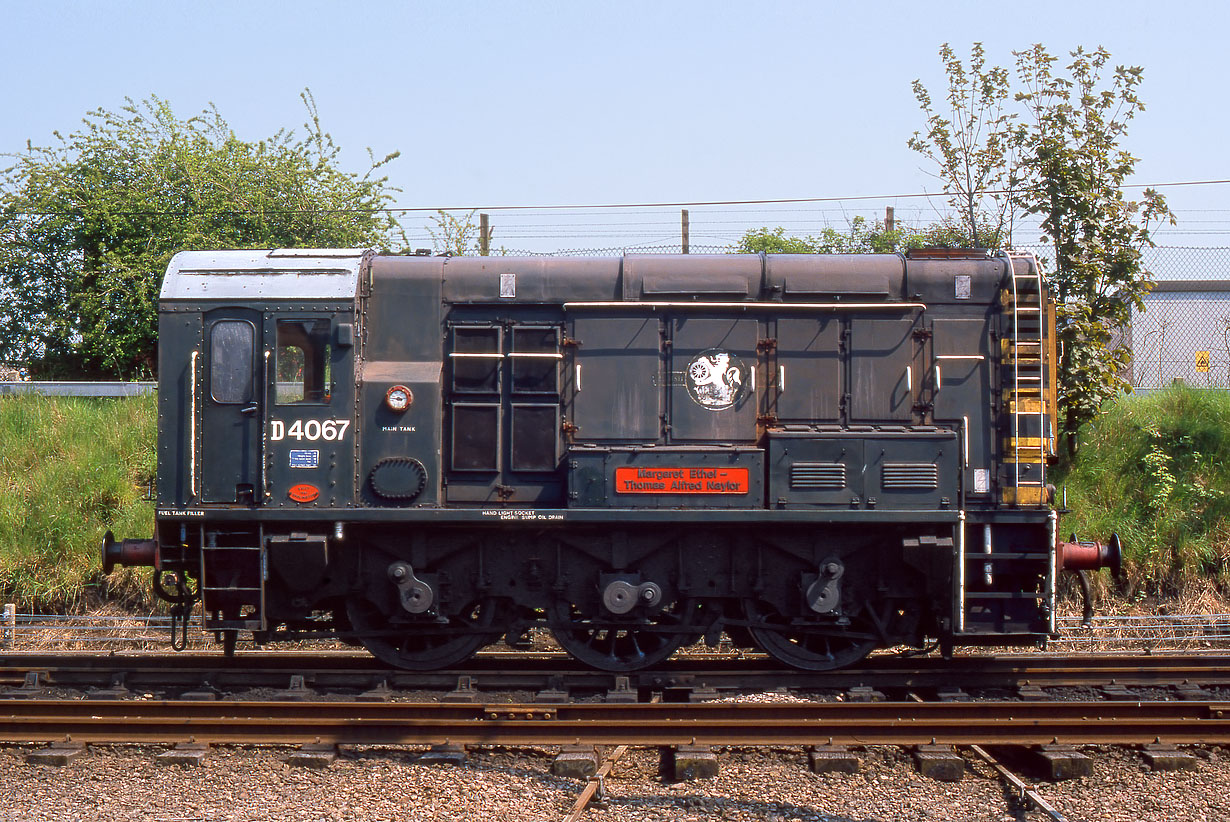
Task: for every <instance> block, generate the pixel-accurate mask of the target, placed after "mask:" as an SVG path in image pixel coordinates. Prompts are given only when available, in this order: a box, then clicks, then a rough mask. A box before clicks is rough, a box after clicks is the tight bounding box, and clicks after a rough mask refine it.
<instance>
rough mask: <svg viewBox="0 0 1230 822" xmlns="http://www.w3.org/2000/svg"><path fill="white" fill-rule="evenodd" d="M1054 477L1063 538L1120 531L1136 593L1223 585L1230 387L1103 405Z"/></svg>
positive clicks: (1229, 536) (1228, 539)
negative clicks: (1060, 496)
mask: <svg viewBox="0 0 1230 822" xmlns="http://www.w3.org/2000/svg"><path fill="white" fill-rule="evenodd" d="M1080 443H1081V444H1080V450H1079V453H1078V457H1077V461H1076V464H1075V465H1074V466H1073V467H1072V469H1071V470H1070V471H1069V472H1068V473H1067V476H1066V477H1063V478H1062V479H1061V484H1062V485H1063V486H1064V487H1066V488H1067V491H1068V507H1069V508H1071V509H1072V513H1071V514H1070V515H1068V516H1067V517H1065V518H1064V519H1063V520H1062V522H1061V528H1062V534H1063V535H1064V536H1065V537H1066V536H1067V534H1068V533H1069V532H1070V531H1075V532H1076V533H1077V535H1078V536H1079V537H1080V538H1081V539H1091V538H1098V539H1106V538H1107V537H1109V536H1110V534H1111V533H1113V532H1118V534H1119V536H1120V538H1121V539H1122V540H1123V546H1124V555H1125V560H1126V562H1125V564H1126V566H1127V570H1128V579H1129V581H1130V585H1129V590H1130V592H1132V593H1135V594H1176V593H1181V592H1182V590H1183V589H1184V588H1185V587H1186V586H1187V585H1188V584H1189V583H1191V582H1194V581H1197V580H1201V581H1203V580H1211V581H1212V582H1214V583H1215V584H1216V585H1217V586H1218V587H1219V588H1222V589H1223V590H1224V589H1225V587H1226V583H1227V582H1230V572H1228V568H1230V563H1228V561H1227V560H1228V558H1230V393H1227V392H1220V391H1210V390H1199V389H1193V388H1186V387H1181V386H1178V387H1173V388H1169V389H1166V390H1165V391H1159V392H1156V393H1151V394H1148V395H1139V396H1129V397H1124V398H1122V399H1120V400H1119V401H1118V402H1117V403H1115V404H1114V405H1113V406H1108V407H1107V409H1106V411H1105V413H1103V414H1102V415H1101V416H1100V417H1099V418H1098V419H1096V420H1094V421H1093V422H1092V423H1090V424H1089V426H1087V427H1086V428H1085V429H1084V430H1082V432H1081V440H1080Z"/></svg>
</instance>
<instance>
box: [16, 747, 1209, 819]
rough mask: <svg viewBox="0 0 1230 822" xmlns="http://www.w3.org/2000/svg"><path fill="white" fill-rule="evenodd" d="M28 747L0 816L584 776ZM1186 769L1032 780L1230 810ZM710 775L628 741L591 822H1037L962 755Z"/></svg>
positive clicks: (1127, 807) (541, 767)
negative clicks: (667, 767)
mask: <svg viewBox="0 0 1230 822" xmlns="http://www.w3.org/2000/svg"><path fill="white" fill-rule="evenodd" d="M30 750H31V748H30V747H29V746H6V747H2V748H0V820H4V822H25V820H84V819H89V820H99V822H108V821H109V820H141V821H142V822H204V820H295V821H296V822H300V821H301V822H333V820H390V822H391V821H392V820H445V821H447V822H451V821H452V820H508V821H509V822H522V821H523V820H524V821H525V822H531V821H534V822H536V820H561V819H563V818H564V817H565V816H567V814H568V813H569V811H570V810H571V809H572V806H573V803H574V801H575V799H576V796H577V794H578V793H579V792H580V790H581V788H582V787H583V786H584V784H585V783H584V782H582V781H580V780H575V779H565V778H560V777H555V776H552V775H551V773H550V765H551V758H552V754H553V751H552V750H550V749H537V748H519V749H472V750H471V751H470V753H469V757H468V759H467V762H466V764H464V765H461V766H455V767H441V766H428V765H423V764H420V763H419V762H418V761H417V760H418V756H419V752H418V751H416V750H409V749H405V748H396V749H394V748H389V749H379V748H378V749H343V751H342V755H341V757H339V759H338V761H337V762H336V763H335V764H334V765H333V766H331V767H330V768H328V769H325V770H309V769H303V768H298V767H293V766H290V765H287V764H286V763H285V762H284V759H285V757H286V756H287V754H288V753H289V749H275V748H245V747H222V748H217V749H214V750H212V751H211V752H210V754H209V756H208V758H207V759H206V760H205V762H204V764H203V765H202V766H201V767H186V766H163V765H158V764H155V762H154V755H155V754H157V753H158V752H159V751H161V750H163V749H162V748H159V747H152V746H150V747H144V746H98V747H92V748H91V749H90V750H89V751H88V753H86V754H85V755H84V756H82V757H80V758H79V759H77V760H76V761H74V762H72V763H71V764H69V765H67V766H64V767H52V766H44V765H31V764H27V763H26V761H25V755H26V753H28V752H29V751H30ZM1194 750H1195V752H1196V753H1197V756H1198V757H1199V765H1200V767H1199V769H1198V770H1196V771H1192V772H1181V773H1153V772H1151V771H1149V770H1148V769H1147V768H1146V767H1145V766H1144V765H1143V764H1142V763H1141V761H1140V757H1139V755H1138V754H1137V753H1136V752H1134V751H1129V750H1124V749H1086V751H1087V752H1088V753H1090V755H1091V756H1092V757H1093V770H1094V773H1093V776H1091V777H1086V778H1083V779H1077V780H1072V781H1069V782H1062V783H1058V784H1050V783H1038V782H1034V781H1032V780H1027V781H1030V784H1032V785H1035V786H1036V787H1037V789H1038V791H1039V792H1040V793H1041V794H1042V795H1043V797H1044V798H1045V799H1046V800H1047V801H1049V802H1050V803H1051V804H1052V805H1054V806H1055V807H1056V808H1057V809H1058V810H1059V811H1060V812H1062V813H1063V814H1064V815H1065V816H1066V817H1067V818H1068V819H1072V820H1077V819H1079V820H1089V821H1090V822H1092V821H1093V820H1105V821H1106V822H1152V821H1153V820H1157V822H1162V820H1166V822H1170V820H1193V821H1198V820H1208V821H1209V822H1213V820H1224V819H1230V751H1227V750H1225V749H1220V748H1199V749H1194ZM719 759H720V761H721V772H720V774H719V775H718V776H717V777H714V778H711V779H702V780H697V781H694V782H677V783H675V782H670V781H668V780H664V779H663V778H662V777H661V776H660V773H661V764H662V762H661V754H660V752H659V751H657V750H656V749H633V750H631V751H629V752H628V754H627V755H626V756H625V757H624V758H623V759H621V760H620V761H619V762H618V763H617V764H616V766H615V768H614V770H613V773H612V775H611V777H610V778H609V779H608V780H606V783H605V784H606V794H607V798H606V803H605V805H604V806H603V807H591V808H590V809H588V810H587V811H586V814H585V816H584V817H583V818H584V819H586V820H594V822H648V821H649V820H654V821H655V822H657V821H658V820H661V821H662V822H665V820H672V822H674V821H675V820H682V822H692V821H693V820H714V819H720V820H772V821H773V822H786V821H787V820H790V821H791V822H793V820H818V821H821V822H872V821H873V820H874V822H907V820H908V821H909V822H913V820H927V821H928V822H930V821H932V820H954V821H955V820H961V821H963V822H964V821H965V820H968V821H969V822H975V821H977V822H982V820H989V821H990V822H1014V821H1015V822H1042V820H1045V819H1047V817H1046V816H1045V815H1044V814H1042V813H1040V812H1038V811H1036V810H1023V809H1022V808H1021V806H1019V805H1018V804H1016V803H1015V800H1014V797H1012V796H1011V792H1006V791H1005V790H1004V788H1003V787H1002V785H1001V783H1000V782H999V780H998V779H997V778H996V777H995V775H994V774H993V773H992V772H991V769H990V768H989V767H987V766H986V765H984V764H983V763H981V762H980V761H978V760H977V759H975V758H974V757H972V756H970V755H968V754H966V760H967V773H966V776H965V778H964V779H963V780H961V781H960V782H955V783H945V782H936V781H933V780H931V779H927V778H925V777H922V776H920V775H918V774H917V773H915V771H914V767H913V763H912V761H911V759H910V756H909V753H908V752H906V751H904V750H902V749H899V748H889V747H880V748H870V749H867V750H865V751H862V752H861V759H862V769H861V771H860V773H858V774H855V775H848V774H826V775H815V774H812V773H810V772H809V771H808V770H807V767H806V754H805V753H804V752H803V751H802V750H800V749H797V748H795V749H777V750H766V749H752V748H746V749H719Z"/></svg>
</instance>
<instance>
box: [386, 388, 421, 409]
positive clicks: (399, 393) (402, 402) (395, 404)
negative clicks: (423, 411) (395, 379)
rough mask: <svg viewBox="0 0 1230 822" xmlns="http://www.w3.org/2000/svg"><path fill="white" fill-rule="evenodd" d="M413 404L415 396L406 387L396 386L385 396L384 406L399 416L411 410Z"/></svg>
mask: <svg viewBox="0 0 1230 822" xmlns="http://www.w3.org/2000/svg"><path fill="white" fill-rule="evenodd" d="M412 402H414V394H413V393H411V391H410V389H409V388H407V387H406V386H404V385H395V386H393V387H392V388H390V389H389V390H388V392H387V393H386V394H385V395H384V404H385V405H387V406H388V407H389V410H390V411H394V412H396V413H398V414H400V413H401V412H403V411H405V410H406V409H407V408H409V407H410V403H412Z"/></svg>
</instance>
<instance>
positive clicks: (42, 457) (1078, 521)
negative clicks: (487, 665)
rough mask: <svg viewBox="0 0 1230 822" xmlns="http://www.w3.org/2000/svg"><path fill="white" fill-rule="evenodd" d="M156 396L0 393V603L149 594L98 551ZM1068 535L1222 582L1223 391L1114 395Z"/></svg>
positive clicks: (1141, 587) (1226, 443)
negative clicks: (1113, 539)
mask: <svg viewBox="0 0 1230 822" xmlns="http://www.w3.org/2000/svg"><path fill="white" fill-rule="evenodd" d="M156 413H157V412H156V406H155V402H154V399H153V398H152V397H143V398H138V399H119V400H110V399H101V400H100V399H76V398H45V397H33V396H18V397H0V599H2V601H4V602H15V603H18V604H19V605H20V606H21V607H22V608H23V609H25V608H37V609H48V610H73V609H76V608H80V607H82V606H83V605H84V604H85V603H87V602H88V601H89V600H91V599H96V598H99V597H102V596H118V597H119V598H121V599H125V600H127V601H129V602H142V603H145V602H147V601H148V599H147V598H148V593H147V592H148V587H149V586H148V580H147V579H146V577H147V576H148V572H145V571H140V570H137V571H126V570H122V571H117V572H116V573H115V574H112V575H111V576H110V577H109V578H104V577H103V576H102V573H101V570H102V569H101V565H100V561H99V556H98V547H99V544H100V543H101V541H102V536H103V533H104V532H105V531H106V530H107V529H111V530H112V531H114V532H115V535H116V537H118V538H121V539H122V538H124V537H149V536H151V535H152V534H153V505H152V504H151V503H149V502H147V501H145V500H144V499H143V497H144V495H145V490H146V485H147V483H148V480H149V477H151V476H152V475H153V473H154V469H155V451H154V448H155V445H154V443H155V429H156ZM1059 481H1060V484H1061V485H1062V486H1064V487H1066V489H1067V491H1068V506H1069V508H1071V509H1072V513H1071V514H1069V515H1068V516H1067V517H1065V518H1064V520H1063V521H1062V523H1061V528H1062V534H1063V535H1064V536H1065V537H1066V536H1067V534H1068V533H1069V532H1072V531H1075V532H1076V533H1077V535H1078V536H1079V537H1080V538H1081V539H1090V538H1098V539H1106V538H1107V537H1109V535H1110V534H1111V533H1113V532H1118V533H1119V535H1120V537H1121V538H1122V539H1123V544H1124V549H1125V554H1126V558H1127V568H1128V575H1129V579H1130V580H1131V584H1130V586H1129V587H1130V592H1134V593H1148V594H1173V593H1177V592H1180V591H1181V590H1182V589H1183V588H1185V587H1186V585H1187V584H1188V583H1191V582H1193V581H1202V582H1203V581H1206V580H1211V581H1212V582H1214V583H1215V584H1216V585H1217V586H1218V587H1220V588H1222V589H1223V590H1225V589H1227V588H1230V393H1227V392H1217V391H1209V390H1197V389H1190V388H1182V387H1178V388H1171V389H1168V390H1166V391H1161V392H1157V393H1154V394H1149V395H1146V396H1131V397H1125V398H1123V399H1121V400H1120V401H1119V402H1117V403H1115V404H1114V405H1113V406H1109V407H1108V408H1107V410H1106V412H1105V413H1104V414H1103V415H1102V416H1101V417H1099V418H1098V419H1097V420H1095V421H1094V422H1093V423H1091V424H1090V425H1089V426H1088V427H1087V428H1086V429H1085V430H1084V431H1083V432H1082V438H1081V449H1080V454H1079V457H1078V460H1077V463H1076V465H1075V466H1073V467H1072V468H1071V469H1070V470H1069V471H1067V472H1066V476H1062V477H1061V478H1060V480H1059Z"/></svg>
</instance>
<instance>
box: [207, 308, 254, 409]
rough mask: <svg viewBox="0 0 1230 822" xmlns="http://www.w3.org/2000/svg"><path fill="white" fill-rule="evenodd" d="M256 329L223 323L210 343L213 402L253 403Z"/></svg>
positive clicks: (239, 322)
mask: <svg viewBox="0 0 1230 822" xmlns="http://www.w3.org/2000/svg"><path fill="white" fill-rule="evenodd" d="M255 338H256V329H255V328H254V327H253V325H252V323H250V322H247V321H246V320H222V321H220V322H216V323H214V325H213V329H212V330H211V332H210V340H209V393H210V396H212V397H213V399H214V402H218V403H244V402H250V401H251V400H252V374H253V370H252V365H253V362H252V359H253V351H254V347H253V341H254V340H255Z"/></svg>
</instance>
